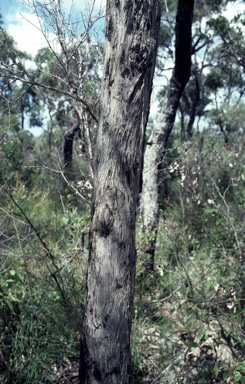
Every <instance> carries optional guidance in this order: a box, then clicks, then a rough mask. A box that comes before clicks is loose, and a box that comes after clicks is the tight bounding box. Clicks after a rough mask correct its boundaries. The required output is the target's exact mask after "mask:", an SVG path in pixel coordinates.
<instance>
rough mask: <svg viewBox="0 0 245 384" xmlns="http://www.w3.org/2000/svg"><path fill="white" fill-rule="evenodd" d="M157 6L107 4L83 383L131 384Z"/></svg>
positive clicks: (150, 2) (138, 1)
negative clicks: (140, 200)
mask: <svg viewBox="0 0 245 384" xmlns="http://www.w3.org/2000/svg"><path fill="white" fill-rule="evenodd" d="M159 22H160V12H159V3H158V0H133V1H130V2H129V1H127V0H121V1H119V0H115V1H109V0H108V1H107V14H106V41H105V59H104V75H103V81H102V99H101V111H100V121H99V129H98V136H97V145H96V150H95V157H94V194H93V201H92V212H91V228H90V255H89V265H88V275H87V293H86V301H85V315H84V324H83V335H82V341H81V359H80V383H82V384H85V383H86V384H96V383H102V384H114V383H115V384H119V383H120V384H128V383H129V382H130V332H131V323H132V316H133V297H134V279H135V265H136V251H135V221H136V206H137V199H138V192H139V184H140V177H141V172H142V163H143V162H142V159H143V147H144V135H145V127H146V123H147V118H148V113H149V102H150V94H151V89H152V79H153V72H154V67H155V60H156V48H157V37H158V29H159Z"/></svg>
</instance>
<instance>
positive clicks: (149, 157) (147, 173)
mask: <svg viewBox="0 0 245 384" xmlns="http://www.w3.org/2000/svg"><path fill="white" fill-rule="evenodd" d="M193 8H194V0H179V2H178V9H177V15H176V27H175V28H176V32H175V33H176V43H175V65H174V70H173V73H172V76H171V79H170V82H169V86H168V90H167V92H166V96H165V100H164V103H163V107H162V110H161V112H160V114H159V117H158V119H157V121H156V123H155V125H154V128H153V131H152V133H151V136H150V138H149V141H148V145H146V150H145V157H144V171H143V186H142V193H141V201H140V207H141V216H142V221H143V228H144V230H145V231H146V232H147V236H148V247H147V249H146V252H147V253H149V254H150V261H149V267H150V269H153V268H154V253H155V243H156V236H157V230H158V222H159V200H160V193H159V192H160V188H161V186H162V180H161V174H162V172H161V170H162V169H163V158H164V153H165V150H166V147H167V142H168V138H169V135H170V133H171V131H172V128H173V125H174V121H175V116H176V112H177V108H178V105H179V101H180V97H181V95H182V93H183V91H184V89H185V86H186V84H187V82H188V80H189V77H190V71H191V52H192V39H191V27H192V18H193Z"/></svg>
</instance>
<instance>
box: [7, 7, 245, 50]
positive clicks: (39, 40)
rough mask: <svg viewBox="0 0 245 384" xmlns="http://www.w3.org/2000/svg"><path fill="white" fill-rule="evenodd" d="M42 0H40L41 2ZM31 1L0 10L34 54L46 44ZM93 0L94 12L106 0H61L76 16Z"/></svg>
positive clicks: (20, 41) (231, 13) (230, 9)
mask: <svg viewBox="0 0 245 384" xmlns="http://www.w3.org/2000/svg"><path fill="white" fill-rule="evenodd" d="M39 1H40V0H39ZM44 1H45V0H41V2H44ZM46 1H47V0H46ZM32 2H33V0H0V11H1V13H2V16H3V21H4V26H5V28H6V29H7V31H8V33H9V34H10V35H11V36H13V38H14V40H15V41H16V43H17V46H18V48H19V49H20V50H22V51H26V52H28V53H29V54H31V55H33V56H34V55H35V54H36V53H37V51H38V49H40V48H42V47H44V46H46V45H47V43H46V41H45V38H44V36H43V35H42V33H41V32H40V29H39V21H38V18H37V16H35V15H34V14H32V9H31V7H30V6H28V5H27V4H28V3H32ZM93 2H95V12H97V11H98V10H99V9H100V8H101V7H102V8H105V5H106V0H63V4H64V8H65V10H66V11H67V12H69V11H70V10H71V9H72V10H73V15H75V16H77V17H79V15H80V14H81V11H84V10H86V9H88V8H89V7H91V4H92V3H93ZM244 7H245V4H244V2H240V4H239V2H237V4H234V3H233V4H230V6H229V7H228V10H227V12H226V13H225V16H228V17H229V18H232V17H233V16H234V15H235V14H236V13H237V12H238V11H239V10H241V9H242V8H243V9H244ZM101 25H102V24H101Z"/></svg>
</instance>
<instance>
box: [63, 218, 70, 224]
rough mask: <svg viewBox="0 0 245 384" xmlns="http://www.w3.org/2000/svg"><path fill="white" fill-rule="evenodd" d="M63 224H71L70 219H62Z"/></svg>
mask: <svg viewBox="0 0 245 384" xmlns="http://www.w3.org/2000/svg"><path fill="white" fill-rule="evenodd" d="M62 222H63V223H64V224H66V225H67V224H68V222H69V219H68V217H62Z"/></svg>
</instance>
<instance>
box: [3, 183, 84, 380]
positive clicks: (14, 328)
mask: <svg viewBox="0 0 245 384" xmlns="http://www.w3.org/2000/svg"><path fill="white" fill-rule="evenodd" d="M0 198H1V210H0V223H1V237H0V246H1V254H0V257H1V263H2V264H1V272H0V334H1V338H0V349H1V351H2V353H1V355H0V379H1V382H2V383H6V384H10V383H16V384H19V383H26V384H28V383H47V382H48V383H57V382H58V381H59V378H61V376H62V374H63V373H64V372H65V370H66V369H67V367H68V366H69V361H68V360H69V359H70V358H71V359H74V356H77V355H78V347H79V343H78V341H77V340H76V335H77V334H78V333H79V332H80V329H81V318H82V309H83V292H84V283H85V281H84V277H85V271H86V258H87V225H88V221H89V215H88V214H87V213H86V212H81V211H78V210H77V209H76V208H71V207H69V205H67V206H66V207H64V203H63V204H62V202H61V201H60V202H59V204H58V202H57V200H56V201H52V200H51V195H50V194H49V192H48V191H46V192H43V191H41V190H39V189H38V188H33V189H31V190H30V189H28V188H27V187H25V185H24V184H23V183H22V182H21V181H20V180H19V178H17V182H16V185H15V188H14V189H12V190H10V189H8V190H6V189H3V188H2V189H1V190H0ZM83 233H84V237H83V244H82V243H81V238H82V234H83Z"/></svg>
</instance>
